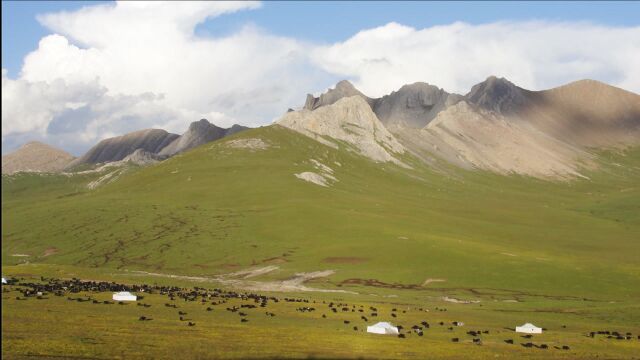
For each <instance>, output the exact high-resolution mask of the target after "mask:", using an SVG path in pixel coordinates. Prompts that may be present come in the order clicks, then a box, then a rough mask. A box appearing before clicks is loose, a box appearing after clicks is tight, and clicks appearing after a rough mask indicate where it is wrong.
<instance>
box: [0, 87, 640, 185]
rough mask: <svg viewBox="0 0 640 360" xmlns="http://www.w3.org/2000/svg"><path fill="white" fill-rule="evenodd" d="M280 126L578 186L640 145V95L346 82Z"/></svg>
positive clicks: (98, 154) (19, 164)
mask: <svg viewBox="0 0 640 360" xmlns="http://www.w3.org/2000/svg"><path fill="white" fill-rule="evenodd" d="M276 124H277V125H280V126H284V127H288V128H291V129H293V130H295V131H298V132H300V133H302V134H305V135H307V136H309V137H312V138H314V139H316V140H317V141H320V142H322V143H323V144H325V145H331V146H334V147H337V146H340V145H341V144H342V145H344V144H348V146H349V147H351V148H352V150H354V151H356V152H358V153H360V154H361V155H364V156H365V157H368V158H370V159H371V160H374V161H383V162H387V161H389V162H393V163H396V164H398V165H401V166H410V165H409V164H408V163H406V159H405V160H403V157H404V156H405V155H404V154H411V155H412V156H413V157H415V158H417V159H420V160H421V161H422V162H424V163H427V164H429V165H430V166H432V167H433V168H434V169H437V170H441V171H445V170H446V169H447V168H448V167H449V166H450V165H454V166H456V167H460V168H463V169H469V170H472V169H479V170H486V171H491V172H495V173H498V174H502V175H507V174H520V175H527V176H533V177H538V178H544V179H571V178H576V177H582V176H584V175H583V172H584V171H583V170H584V169H590V168H592V167H593V166H595V162H594V161H593V160H594V157H595V156H597V152H598V151H599V149H609V148H622V147H625V146H630V145H637V144H639V143H640V96H639V95H637V94H635V93H632V92H628V91H625V90H623V89H619V88H616V87H613V86H609V85H607V84H604V83H601V82H597V81H593V80H581V81H576V82H573V83H570V84H567V85H564V86H560V87H557V88H553V89H549V90H543V91H530V90H526V89H523V88H521V87H518V86H516V85H514V84H513V83H511V82H510V81H508V80H507V79H504V78H497V77H495V76H491V77H489V78H487V79H486V80H485V81H483V82H481V83H479V84H476V85H475V86H473V87H472V88H471V90H470V91H469V92H468V93H467V94H465V95H459V94H451V93H448V92H446V91H445V90H443V89H441V88H438V87H437V86H434V85H430V84H427V83H423V82H417V83H414V84H410V85H405V86H402V87H401V88H400V89H399V90H397V91H394V92H392V93H391V94H388V95H385V96H383V97H380V98H370V97H368V96H366V95H365V94H363V93H362V92H361V91H359V90H358V89H356V88H355V87H354V86H353V85H352V84H351V83H350V82H348V81H346V80H343V81H340V82H339V83H337V84H336V86H335V88H332V89H329V90H328V91H327V92H325V93H323V94H322V95H320V96H319V97H314V96H312V95H310V94H309V95H307V98H306V101H305V104H304V106H303V108H302V109H300V110H298V111H291V110H290V111H288V112H287V113H285V114H284V115H283V117H282V118H281V119H280V120H278V121H277V122H276ZM245 129H247V128H245V127H243V126H240V125H234V126H232V127H231V128H228V129H224V128H220V127H217V126H215V125H213V124H211V123H209V122H208V121H207V120H205V119H202V120H200V121H197V122H194V123H192V124H191V125H190V126H189V128H188V130H187V131H186V132H185V133H184V134H182V135H176V134H172V133H169V132H166V131H164V130H160V129H146V130H140V131H136V132H132V133H129V134H125V135H122V136H118V137H114V138H109V139H105V140H102V141H101V142H100V143H98V144H97V145H95V146H94V147H92V148H91V149H90V150H89V151H88V152H87V153H86V154H84V155H83V156H81V157H79V158H77V159H71V158H70V157H69V156H66V157H60V154H61V151H60V150H52V151H51V155H50V156H45V155H42V154H44V153H46V151H44V150H41V151H40V152H39V154H41V155H39V156H42V157H43V158H42V159H43V161H42V165H38V163H37V162H35V161H34V160H33V155H32V154H29V152H28V151H24V149H21V150H20V151H16V152H15V153H12V154H10V155H7V156H3V173H10V172H15V171H60V170H62V169H66V170H72V169H74V168H78V167H79V166H80V165H88V164H99V163H109V162H117V161H122V160H123V159H124V158H126V157H127V156H129V155H131V154H133V153H134V152H135V151H137V150H141V151H143V152H144V153H148V154H147V158H149V156H151V157H152V158H153V159H155V160H162V159H165V158H168V157H170V156H173V155H175V154H179V153H182V152H185V151H187V150H190V149H193V148H195V147H197V146H199V145H202V144H205V143H208V142H211V141H215V140H217V139H221V138H223V137H226V136H229V135H232V134H234V133H237V132H239V131H242V130H245ZM23 157H24V160H22V159H23ZM49 157H55V158H56V159H58V160H56V161H55V162H51V161H49V160H48V159H49ZM5 158H7V159H6V160H5ZM66 160H69V162H68V163H67V164H66V165H65V166H63V167H61V166H60V163H61V162H64V161H66ZM5 163H6V164H9V163H11V164H12V165H7V166H5ZM54 164H56V165H54Z"/></svg>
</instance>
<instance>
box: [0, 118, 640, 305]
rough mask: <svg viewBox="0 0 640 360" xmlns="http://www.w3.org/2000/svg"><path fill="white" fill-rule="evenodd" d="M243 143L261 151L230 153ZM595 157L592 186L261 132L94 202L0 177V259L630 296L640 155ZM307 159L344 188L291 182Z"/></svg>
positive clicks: (214, 146)
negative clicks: (257, 143) (378, 156)
mask: <svg viewBox="0 0 640 360" xmlns="http://www.w3.org/2000/svg"><path fill="white" fill-rule="evenodd" d="M243 138H260V139H262V140H263V141H265V142H266V143H268V144H269V145H270V147H269V148H267V149H265V150H256V149H242V148H231V147H229V146H227V145H226V144H227V143H228V141H229V140H233V139H243ZM601 155H602V156H601V158H602V159H603V166H602V167H601V169H599V170H597V171H594V172H593V173H591V174H589V175H590V180H576V181H572V182H566V183H552V182H544V181H540V180H535V179H531V178H524V177H519V176H512V177H501V176H497V175H492V174H489V173H484V172H468V171H461V170H453V169H451V171H450V172H449V174H442V173H436V172H433V171H431V170H430V169H428V168H425V167H423V166H422V165H420V164H419V163H417V162H412V166H413V169H401V168H399V167H397V166H394V165H390V164H384V165H381V164H376V163H373V162H371V161H368V160H366V159H364V158H362V157H359V156H357V155H355V154H353V152H349V151H345V150H344V149H343V150H336V149H332V148H330V147H327V146H324V145H322V144H319V143H318V142H315V141H313V140H311V139H308V138H306V137H304V136H301V135H299V134H297V133H294V132H292V131H289V130H286V129H283V128H280V127H274V126H271V127H264V128H260V129H255V130H251V131H247V132H244V133H241V134H237V135H235V136H233V137H231V138H227V139H225V140H223V141H218V142H215V143H211V144H206V145H204V146H201V147H199V148H197V149H195V150H193V151H190V152H188V153H185V154H182V155H180V156H176V157H174V158H171V159H169V160H167V161H164V162H162V163H160V164H158V165H155V166H151V167H148V168H144V169H140V170H138V171H134V172H131V173H129V174H127V175H125V176H122V177H120V178H119V179H118V180H116V181H114V182H112V183H110V184H107V185H104V186H101V187H99V188H97V189H95V190H91V191H90V190H87V189H86V188H84V187H83V184H84V183H86V182H88V179H86V178H84V177H72V178H68V177H62V176H39V175H18V176H13V177H3V184H2V197H3V201H2V218H3V223H2V237H3V241H2V261H3V265H11V264H18V263H21V262H24V261H30V262H32V263H33V262H44V263H51V264H67V265H74V266H78V267H104V268H109V269H120V270H125V269H126V270H145V271H153V272H158V273H166V274H183V275H202V276H210V275H215V274H220V273H225V272H230V271H233V270H239V269H244V268H248V267H251V266H258V265H259V266H266V265H277V266H278V267H279V270H278V271H277V272H274V273H270V274H269V275H266V276H265V277H264V278H286V277H287V276H289V275H291V274H293V273H296V272H301V271H317V270H325V269H333V270H336V273H335V274H334V275H333V276H331V277H329V278H327V279H325V280H323V281H322V282H320V281H319V283H318V284H315V286H318V287H330V288H335V287H340V288H343V289H352V290H356V291H365V290H358V289H360V288H362V286H363V285H362V284H363V283H366V280H371V279H375V280H376V281H369V282H368V284H369V285H374V286H368V287H369V288H370V289H367V290H366V291H377V292H380V293H385V292H389V291H394V289H393V288H394V287H395V288H396V289H395V290H397V289H399V288H420V285H421V284H422V283H423V282H424V281H425V280H426V279H429V278H431V279H441V280H445V281H441V282H432V283H431V284H429V285H427V286H426V288H427V289H431V288H435V289H443V290H442V291H447V292H451V293H456V294H463V295H464V294H467V295H470V294H473V292H474V291H475V292H479V293H480V294H482V293H483V292H484V293H487V294H488V293H494V292H499V291H503V292H504V291H506V292H507V293H509V294H511V295H513V296H516V295H518V294H521V295H524V294H539V295H545V296H575V297H588V298H595V299H611V300H624V299H633V298H635V299H637V298H638V297H640V241H638V240H639V237H638V234H640V187H638V183H640V151H639V150H638V149H635V150H628V151H626V152H615V153H614V152H611V153H605V154H601ZM311 159H316V160H317V161H320V162H321V163H323V164H324V165H326V166H329V167H331V168H332V169H333V171H334V176H335V177H336V178H337V179H338V181H337V182H336V183H335V184H333V185H332V186H330V187H321V186H318V185H315V184H312V183H309V182H305V181H302V180H300V179H298V178H296V177H295V176H294V174H295V173H300V172H303V171H317V170H315V168H314V165H313V163H312V162H311V161H310V160H311ZM409 161H411V160H410V159H409ZM338 164H339V165H338ZM14 254H27V255H30V256H29V257H16V256H12V255H14ZM45 254H47V255H48V256H43V255H45ZM343 282H344V283H343ZM490 289H491V290H490ZM437 291H440V290H437Z"/></svg>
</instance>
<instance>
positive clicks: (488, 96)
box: [465, 76, 527, 114]
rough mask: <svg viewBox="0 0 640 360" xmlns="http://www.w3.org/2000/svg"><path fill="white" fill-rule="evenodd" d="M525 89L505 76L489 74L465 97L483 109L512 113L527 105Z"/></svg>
mask: <svg viewBox="0 0 640 360" xmlns="http://www.w3.org/2000/svg"><path fill="white" fill-rule="evenodd" d="M524 91H525V90H523V89H521V88H519V87H517V86H516V85H514V84H513V83H512V82H510V81H509V80H507V79H505V78H498V77H496V76H489V77H488V78H487V79H486V80H485V81H483V82H481V83H479V84H476V85H474V86H473V87H472V88H471V91H469V93H468V94H467V95H465V99H466V100H467V101H468V102H470V103H472V104H475V105H477V106H479V107H481V108H483V109H486V110H491V111H495V112H497V113H501V114H510V113H514V112H517V111H518V110H519V109H520V108H521V107H522V106H523V105H525V103H526V101H527V99H526V97H525V95H524Z"/></svg>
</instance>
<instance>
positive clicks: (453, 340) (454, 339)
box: [451, 338, 460, 342]
mask: <svg viewBox="0 0 640 360" xmlns="http://www.w3.org/2000/svg"><path fill="white" fill-rule="evenodd" d="M459 341H460V339H458V338H453V339H451V342H459Z"/></svg>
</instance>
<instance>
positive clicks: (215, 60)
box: [2, 2, 640, 154]
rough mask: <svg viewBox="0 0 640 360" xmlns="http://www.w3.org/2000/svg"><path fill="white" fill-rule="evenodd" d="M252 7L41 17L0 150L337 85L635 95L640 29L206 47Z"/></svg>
mask: <svg viewBox="0 0 640 360" xmlns="http://www.w3.org/2000/svg"><path fill="white" fill-rule="evenodd" d="M259 7H260V4H259V3H256V2H229V3H226V2H191V3H183V2H180V3H177V2H117V3H115V4H107V5H93V6H89V7H85V8H82V9H80V10H78V11H74V12H60V13H53V14H45V15H42V16H39V17H38V19H39V21H40V22H41V24H43V25H44V26H46V27H47V28H48V29H50V30H51V31H52V34H51V35H48V36H45V37H43V38H42V39H41V40H40V42H39V44H38V48H37V49H35V50H34V51H33V52H31V53H30V54H28V55H27V56H26V57H25V60H24V64H23V67H22V70H21V72H20V75H19V77H18V78H17V79H9V78H7V76H6V72H5V71H4V70H3V75H2V105H3V106H2V120H3V121H2V150H3V152H5V151H6V150H11V149H13V148H15V147H16V146H17V145H20V143H21V142H23V141H24V140H31V139H39V140H44V141H47V142H50V143H52V144H54V145H59V146H61V147H63V148H65V149H68V150H72V151H74V152H75V153H76V154H78V153H80V152H82V151H84V150H86V149H87V148H88V147H89V146H90V145H93V144H94V143H95V142H96V141H98V140H100V139H102V138H105V137H107V136H112V135H118V134H122V133H124V132H128V131H132V130H138V129H141V128H148V127H161V128H164V129H166V130H169V131H173V132H177V133H180V132H183V131H184V130H185V129H186V128H187V126H188V124H189V123H190V122H191V121H194V120H197V119H199V118H202V117H206V118H208V119H209V120H211V121H213V122H215V123H216V124H217V125H220V126H230V125H231V124H233V123H241V124H244V125H249V126H257V125H263V124H267V123H270V122H271V121H272V120H274V119H275V118H277V117H279V116H280V115H281V114H283V113H284V111H285V110H286V109H287V108H288V107H294V106H299V105H301V104H302V103H303V101H304V95H305V94H306V93H308V92H311V93H317V92H318V91H324V90H325V89H326V88H327V87H328V86H331V85H333V84H334V83H335V82H336V81H337V80H339V79H341V78H348V79H351V80H353V81H354V83H355V84H356V86H357V87H359V88H360V89H361V90H362V91H363V92H365V93H366V94H368V95H371V96H380V95H383V94H386V93H389V92H390V91H392V90H396V89H397V88H399V87H400V86H402V85H403V84H406V83H412V82H416V81H426V82H429V83H432V84H436V85H438V86H442V87H444V88H445V89H447V90H449V91H454V92H459V93H465V92H466V91H468V90H469V88H470V87H471V86H472V85H473V84H475V83H477V82H479V81H482V80H484V79H485V78H486V77H487V76H488V75H498V76H505V77H507V78H509V79H510V80H512V81H513V82H514V83H516V84H518V85H520V86H523V87H528V88H532V89H540V88H547V87H552V86H556V85H560V84H562V83H566V82H569V81H573V80H577V79H581V78H595V79H599V80H602V81H605V82H608V83H612V84H614V85H618V86H621V87H623V88H626V89H629V90H633V91H639V90H640V67H638V66H637V65H636V64H638V63H640V28H639V27H635V28H615V27H606V26H598V25H593V24H588V23H557V22H500V23H492V24H484V25H470V24H464V23H454V24H451V25H446V26H434V27H430V28H426V29H422V30H418V29H414V28H411V27H407V26H403V25H400V24H396V23H390V24H387V25H385V26H381V27H378V28H374V29H368V30H363V31H361V32H359V33H358V34H355V35H354V36H352V37H351V38H349V39H347V40H345V41H344V42H339V43H336V44H330V45H317V44H311V43H306V42H303V41H300V40H297V39H295V38H293V37H283V36H275V35H272V34H269V33H268V31H266V30H264V29H260V28H257V27H254V26H251V25H247V26H245V27H244V28H242V29H241V30H239V31H237V32H235V33H232V34H230V35H225V36H216V35H215V34H213V35H212V36H210V37H206V38H202V37H198V36H196V35H194V29H195V27H196V26H197V25H198V24H200V23H202V22H203V21H205V20H207V19H211V20H210V21H216V19H215V17H218V16H224V14H228V13H231V12H235V11H247V10H251V9H256V8H259Z"/></svg>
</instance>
